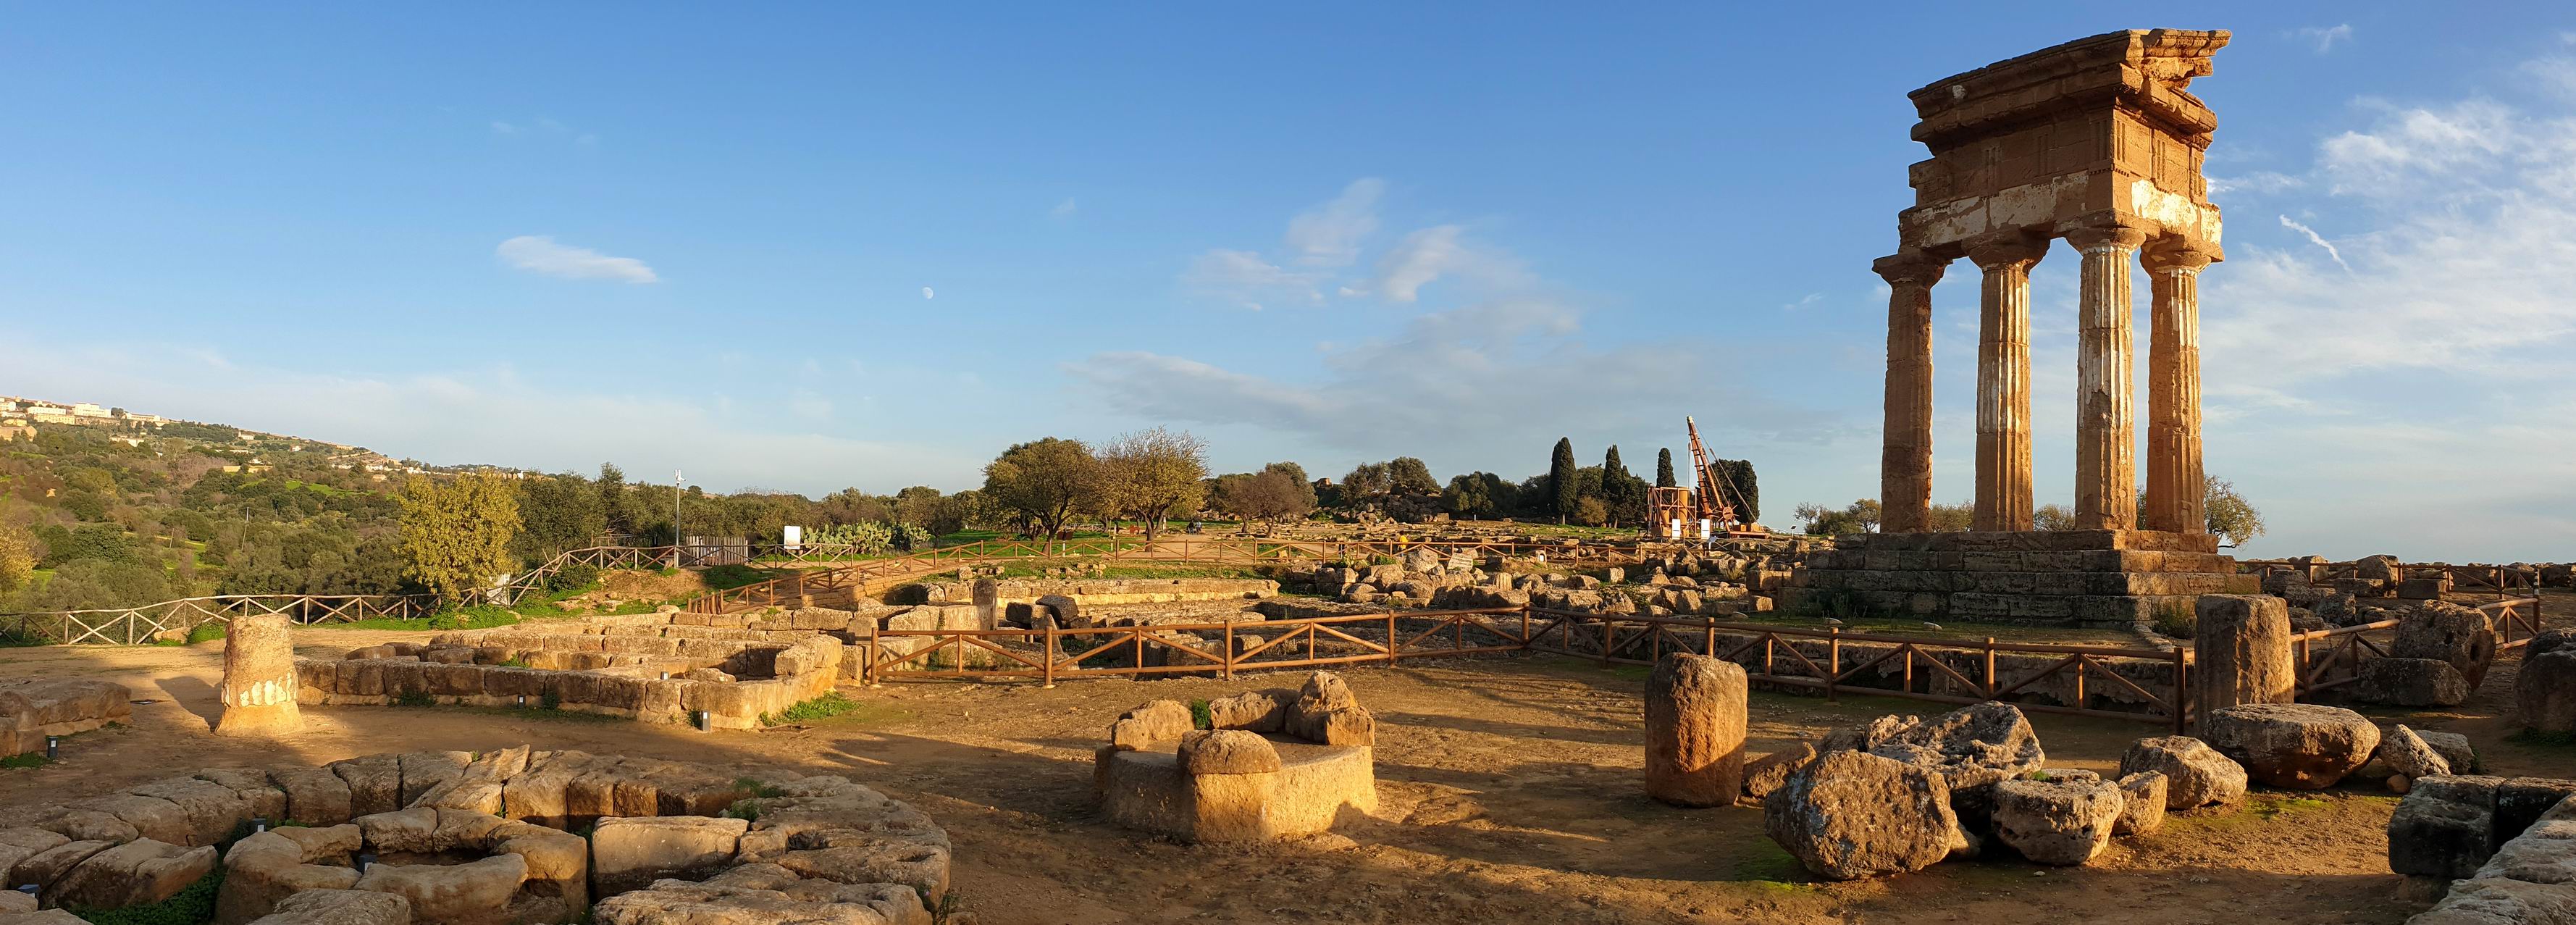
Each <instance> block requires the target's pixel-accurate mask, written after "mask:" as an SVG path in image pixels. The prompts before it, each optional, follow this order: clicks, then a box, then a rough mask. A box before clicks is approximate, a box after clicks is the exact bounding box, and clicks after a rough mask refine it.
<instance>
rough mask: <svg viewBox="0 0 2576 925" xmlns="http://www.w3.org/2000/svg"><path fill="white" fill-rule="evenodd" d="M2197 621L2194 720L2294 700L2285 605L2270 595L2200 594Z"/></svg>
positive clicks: (2294, 678)
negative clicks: (2228, 709)
mask: <svg viewBox="0 0 2576 925" xmlns="http://www.w3.org/2000/svg"><path fill="white" fill-rule="evenodd" d="M2198 617H2199V625H2198V626H2197V627H2196V628H2195V629H2194V630H2193V631H2192V650H2193V652H2192V654H2193V657H2194V661H2193V664H2192V666H2191V709H2192V712H2193V713H2194V714H2196V715H2199V716H2202V717H2206V716H2208V715H2209V714H2210V712H2211V711H2214V710H2218V709H2221V708H2224V707H2232V706H2238V705H2241V704H2249V703H2289V702H2291V701H2292V700H2294V699H2295V698H2296V694H2297V691H2298V673H2297V670H2296V663H2295V662H2293V661H2292V660H2293V659H2294V658H2295V656H2294V655H2293V654H2292V652H2291V650H2290V610H2289V604H2288V602H2286V601H2283V600H2281V599H2280V598H2277V597H2273V596H2271V595H2268V594H2204V595H2201V596H2200V600H2199V609H2198Z"/></svg>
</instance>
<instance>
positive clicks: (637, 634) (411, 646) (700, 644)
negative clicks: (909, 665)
mask: <svg viewBox="0 0 2576 925" xmlns="http://www.w3.org/2000/svg"><path fill="white" fill-rule="evenodd" d="M845 648H846V647H845V646H844V644H843V643H842V642H841V641H840V640H838V639H835V638H833V637H831V636H828V635H824V634H821V633H818V632H814V631H811V630H805V631H798V630H752V629H726V628H715V627H703V626H690V625H683V624H677V623H673V622H669V617H668V616H665V615H655V614H645V615H638V616H632V617H599V618H593V619H591V620H587V621H580V622H574V621H559V622H549V623H546V624H544V625H543V626H542V627H504V628H501V629H490V630H472V631H467V632H458V633H444V634H440V635H438V636H435V637H432V638H431V640H430V641H429V643H428V644H426V645H421V644H415V643H390V644H387V645H381V646H369V647H366V648H361V649H357V650H355V651H352V652H350V653H349V654H348V655H347V657H345V658H341V659H298V660H296V663H295V670H296V676H297V690H296V700H297V701H298V702H300V703H306V704H329V705H346V704H361V705H383V704H389V703H394V702H397V701H400V700H404V699H407V698H418V697H428V698H432V699H434V700H436V701H438V702H441V703H457V704H469V705H477V706H537V705H540V704H548V703H551V704H554V705H556V706H557V707H558V708H560V709H566V710H574V711H578V712H587V713H603V714H608V715H613V716H622V717H627V718H631V719H636V720H641V721H645V722H664V723H686V722H689V721H690V715H691V714H693V713H697V712H700V711H703V712H705V713H706V714H707V721H708V723H709V725H710V726H711V727H717V728H732V729H744V728H751V727H754V726H757V725H759V722H760V717H761V715H762V714H765V713H767V714H774V713H778V712H782V711H784V710H786V709H787V708H788V707H790V706H793V705H795V704H797V703H799V702H802V701H805V700H810V699H813V698H815V697H819V696H822V695H823V694H825V693H829V692H830V691H831V690H832V688H833V686H834V685H835V684H837V683H839V681H840V680H841V678H842V675H843V670H842V664H843V658H844V653H843V650H844V649H845Z"/></svg>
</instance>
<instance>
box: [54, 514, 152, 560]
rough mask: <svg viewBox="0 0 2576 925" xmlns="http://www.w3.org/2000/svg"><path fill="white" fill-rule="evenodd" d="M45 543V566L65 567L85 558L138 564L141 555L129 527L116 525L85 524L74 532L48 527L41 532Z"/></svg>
mask: <svg viewBox="0 0 2576 925" xmlns="http://www.w3.org/2000/svg"><path fill="white" fill-rule="evenodd" d="M38 534H39V536H40V537H41V538H42V539H43V540H44V541H45V558H44V561H43V567H45V568H61V567H62V566H64V565H65V564H68V563H71V562H76V561H79V560H82V559H90V560H96V561H100V562H135V561H139V560H140V559H141V553H140V551H139V550H137V549H135V547H134V542H133V540H131V539H129V538H127V536H126V535H125V528H124V527H120V526H117V525H115V524H83V525H81V526H78V527H73V528H71V529H68V530H67V529H64V528H62V527H60V526H46V527H44V528H43V529H42V530H39V531H38Z"/></svg>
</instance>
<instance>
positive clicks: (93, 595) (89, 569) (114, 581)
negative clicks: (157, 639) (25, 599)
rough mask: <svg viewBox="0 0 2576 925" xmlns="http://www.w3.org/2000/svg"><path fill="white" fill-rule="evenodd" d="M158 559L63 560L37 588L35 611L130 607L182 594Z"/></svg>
mask: <svg viewBox="0 0 2576 925" xmlns="http://www.w3.org/2000/svg"><path fill="white" fill-rule="evenodd" d="M181 591H182V589H180V588H178V587H175V586H173V585H172V584H171V583H170V577H169V572H168V571H167V570H166V569H163V568H162V567H161V564H160V563H158V562H137V561H121V562H120V561H110V560H105V559H75V560H73V561H71V562H68V563H65V564H64V565H63V567H62V568H61V569H60V570H57V571H56V572H54V577H53V578H51V579H48V580H47V581H46V582H45V586H44V587H43V588H41V589H38V590H37V592H36V594H35V595H34V597H33V599H32V600H31V603H32V604H33V605H34V609H36V610H90V609H94V608H103V607H133V606H136V605H139V604H149V603H153V602H155V601H166V600H171V599H173V598H178V597H183V596H185V595H184V594H182V593H181Z"/></svg>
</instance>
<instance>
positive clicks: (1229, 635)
mask: <svg viewBox="0 0 2576 925" xmlns="http://www.w3.org/2000/svg"><path fill="white" fill-rule="evenodd" d="M1216 654H1217V664H1218V665H1220V666H1222V667H1221V668H1220V671H1221V672H1222V673H1223V676H1224V678H1225V679H1226V680H1228V681H1232V680H1234V623H1233V622H1232V621H1228V622H1227V623H1226V624H1225V648H1223V649H1219V650H1217V653H1216Z"/></svg>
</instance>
